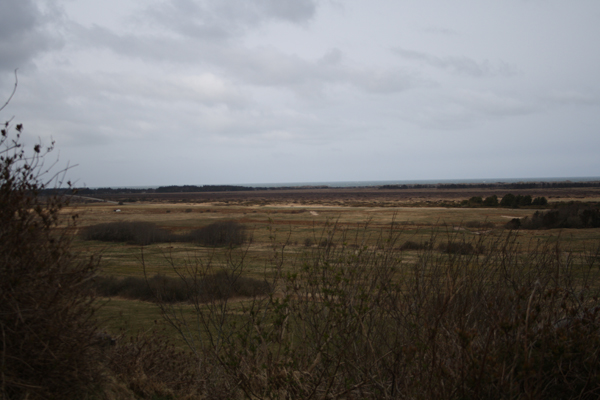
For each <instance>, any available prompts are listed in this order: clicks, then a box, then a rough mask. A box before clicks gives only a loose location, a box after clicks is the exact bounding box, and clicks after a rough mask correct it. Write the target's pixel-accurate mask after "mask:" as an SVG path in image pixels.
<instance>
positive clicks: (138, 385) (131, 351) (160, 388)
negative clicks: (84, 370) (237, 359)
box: [107, 332, 229, 399]
mask: <svg viewBox="0 0 600 400" xmlns="http://www.w3.org/2000/svg"><path fill="white" fill-rule="evenodd" d="M107 358H108V362H107V366H108V368H109V369H110V370H111V372H112V374H114V375H115V377H116V378H117V380H118V382H120V384H121V385H125V386H126V388H127V390H128V391H130V392H133V395H134V396H135V398H141V399H172V398H181V399H191V398H202V393H203V392H204V391H206V390H207V389H210V390H211V393H215V396H214V397H211V398H227V395H228V394H229V393H227V391H226V390H225V388H220V389H218V388H217V387H214V386H213V387H210V386H209V385H207V383H206V382H205V381H204V379H202V378H203V373H202V370H201V369H200V368H198V365H199V362H198V359H197V358H196V356H195V355H194V354H193V353H191V352H189V351H182V350H180V349H177V348H176V347H175V346H174V345H173V344H171V342H170V340H169V339H168V338H167V337H166V336H164V334H162V333H160V332H153V333H152V334H140V335H137V336H136V337H132V338H130V339H129V340H124V339H123V340H120V341H118V342H117V345H116V346H115V347H114V348H112V349H111V350H110V353H109V355H108V357H107ZM213 391H214V392H213ZM218 394H220V396H219V395H218ZM132 397H133V396H132Z"/></svg>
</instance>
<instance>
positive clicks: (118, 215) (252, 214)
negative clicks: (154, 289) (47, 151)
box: [64, 188, 600, 325]
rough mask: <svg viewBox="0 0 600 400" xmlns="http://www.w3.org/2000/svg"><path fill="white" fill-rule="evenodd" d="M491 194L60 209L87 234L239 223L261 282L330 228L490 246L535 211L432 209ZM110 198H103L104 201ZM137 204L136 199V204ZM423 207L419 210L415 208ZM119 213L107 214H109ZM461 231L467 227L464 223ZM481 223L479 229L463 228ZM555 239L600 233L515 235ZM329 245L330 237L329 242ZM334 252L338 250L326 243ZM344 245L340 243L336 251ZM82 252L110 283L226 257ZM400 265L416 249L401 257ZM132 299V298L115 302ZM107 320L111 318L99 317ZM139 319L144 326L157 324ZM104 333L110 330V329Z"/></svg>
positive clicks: (102, 245) (126, 248) (369, 237)
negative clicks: (95, 257) (280, 260)
mask: <svg viewBox="0 0 600 400" xmlns="http://www.w3.org/2000/svg"><path fill="white" fill-rule="evenodd" d="M511 193H515V194H519V193H523V194H531V195H532V196H547V197H548V198H549V199H550V203H551V204H552V202H556V201H561V202H566V201H571V200H573V199H578V200H580V201H581V200H583V201H596V200H598V199H599V198H600V190H597V189H596V188H585V189H581V190H579V189H569V190H567V189H545V190H541V189H536V190H522V191H511ZM491 194H497V195H500V196H501V195H503V193H500V192H494V191H487V190H481V191H474V190H467V189H460V190H443V191H442V190H436V189H409V190H378V189H371V188H365V189H302V190H278V191H259V192H256V191H253V192H233V193H230V192H218V193H183V194H182V193H177V194H152V195H146V194H139V195H131V198H128V199H122V198H120V197H118V196H117V197H114V196H113V197H112V199H113V200H115V201H123V200H132V201H133V200H135V201H134V202H129V203H123V204H121V205H115V204H107V203H99V202H96V203H79V204H74V205H72V206H70V207H68V208H67V209H65V210H64V212H65V213H67V214H73V213H77V214H78V215H79V220H78V231H77V232H80V231H81V230H82V229H84V228H85V227H87V226H92V225H96V224H102V223H108V222H117V221H128V222H132V221H140V222H151V223H154V224H156V225H157V226H158V227H161V228H165V229H167V230H168V231H170V232H172V233H175V234H185V233H188V232H190V231H191V230H193V229H197V228H200V227H203V226H206V225H208V224H210V223H213V222H215V221H220V220H234V221H237V222H239V223H241V224H243V225H244V226H245V227H246V228H247V230H248V234H249V236H250V237H251V243H249V244H247V245H244V246H243V249H238V250H237V251H238V252H240V253H241V252H242V251H244V252H245V257H246V258H245V269H244V274H245V275H247V276H250V277H254V278H264V277H265V276H266V277H269V276H270V275H269V274H270V272H269V271H266V270H265V265H266V264H268V262H269V257H271V256H272V253H273V247H274V246H282V245H283V244H285V245H286V246H285V249H284V250H283V252H284V253H285V254H287V256H288V257H290V259H293V258H294V257H295V256H297V255H298V254H301V253H302V252H306V251H307V250H310V249H314V248H318V246H319V244H320V243H322V242H323V240H324V239H325V238H327V237H328V236H329V235H331V233H332V230H335V231H336V232H337V233H336V234H335V235H334V236H336V235H338V234H341V233H342V232H343V233H344V235H345V236H346V241H348V240H352V238H354V237H356V236H357V235H360V237H361V238H362V239H361V240H364V243H365V244H367V245H371V246H373V245H375V244H376V243H377V241H378V239H379V238H380V236H381V234H382V233H383V234H389V232H390V230H391V231H393V232H394V235H395V237H396V240H397V243H396V247H397V248H400V247H401V246H402V245H403V243H405V242H407V241H410V242H415V243H422V242H427V241H429V240H431V238H432V236H435V240H437V242H438V243H442V242H444V241H448V240H454V241H456V240H458V239H460V240H467V241H484V242H485V241H490V240H494V239H495V238H498V237H500V236H502V235H505V234H506V231H505V230H504V228H503V226H504V224H505V223H506V222H508V221H509V220H510V219H512V218H522V217H525V216H530V215H531V214H532V213H533V212H535V211H536V208H533V207H528V208H519V209H506V208H460V207H449V208H448V207H439V206H435V205H436V204H437V203H448V202H455V203H459V202H460V201H462V200H465V199H468V198H470V197H472V196H482V197H486V196H489V195H491ZM109 197H110V196H109ZM142 200H143V201H142ZM421 204H423V205H425V204H426V205H427V206H420V205H421ZM117 208H118V209H119V210H120V211H119V212H115V210H116V209H117ZM469 223H471V224H470V225H469ZM478 224H486V227H485V228H477V227H469V226H473V225H474V226H477V225H478ZM559 237H560V238H561V242H562V243H563V245H567V246H569V248H571V249H572V250H574V251H582V250H584V249H589V248H591V247H593V246H595V245H597V244H598V243H599V242H600V230H598V229H578V230H555V229H550V230H538V231H521V232H520V233H519V238H518V241H519V242H520V243H521V244H522V245H523V246H531V245H532V243H535V242H538V241H541V242H553V241H556V240H557V239H558V238H559ZM335 240H336V239H334V241H335ZM334 244H336V243H334ZM337 244H338V245H342V243H337ZM75 247H76V249H77V250H78V251H79V252H81V254H97V253H100V254H101V255H102V263H101V267H102V274H104V275H111V276H117V277H126V276H137V277H141V276H143V275H144V268H143V267H142V250H143V257H144V265H145V273H146V274H148V276H153V275H154V274H157V273H161V274H165V275H175V272H174V271H175V270H174V269H173V268H172V265H171V264H172V263H173V264H176V265H184V264H185V265H188V264H193V263H195V262H196V261H197V260H198V259H202V258H207V257H214V258H215V260H216V259H219V257H222V256H223V255H224V254H225V253H226V251H225V249H219V248H217V249H214V248H206V247H202V246H198V245H195V244H192V243H185V242H174V243H158V244H153V245H149V246H145V247H143V248H142V247H141V246H138V245H132V244H127V243H107V242H98V241H84V240H82V239H80V238H77V239H76V240H75ZM403 257H404V259H405V261H406V262H407V263H408V262H410V261H411V260H413V259H414V258H415V257H416V251H404V252H403ZM121 301H124V302H126V301H132V300H121ZM103 314H105V315H110V313H109V312H106V313H103ZM143 315H145V314H144V313H142V314H140V315H139V317H140V318H142V319H146V320H147V321H153V320H154V319H156V315H154V314H152V315H151V316H150V317H149V318H145V317H143ZM109 325H110V323H109Z"/></svg>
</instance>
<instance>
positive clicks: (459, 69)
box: [392, 47, 514, 77]
mask: <svg viewBox="0 0 600 400" xmlns="http://www.w3.org/2000/svg"><path fill="white" fill-rule="evenodd" d="M392 52H394V53H395V54H397V55H399V56H400V57H402V58H404V59H405V60H412V61H418V62H422V63H424V64H426V65H429V66H431V67H434V68H440V69H445V70H448V71H450V72H452V73H456V74H459V75H468V76H474V77H483V76H495V75H501V76H509V75H513V74H514V68H513V67H511V66H510V65H509V64H506V63H503V62H501V63H497V64H496V65H494V64H492V63H490V62H489V61H488V60H485V61H482V62H477V61H475V60H472V59H470V58H468V57H464V56H461V57H455V56H448V57H437V56H434V55H431V54H427V53H423V52H419V51H413V50H405V49H402V48H399V47H396V48H394V49H392Z"/></svg>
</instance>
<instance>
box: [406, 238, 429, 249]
mask: <svg viewBox="0 0 600 400" xmlns="http://www.w3.org/2000/svg"><path fill="white" fill-rule="evenodd" d="M430 248H431V243H429V242H415V241H412V240H407V241H406V242H404V243H403V244H402V246H400V247H399V248H398V250H427V249H430Z"/></svg>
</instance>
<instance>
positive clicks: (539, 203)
mask: <svg viewBox="0 0 600 400" xmlns="http://www.w3.org/2000/svg"><path fill="white" fill-rule="evenodd" d="M531 205H532V206H546V205H548V199H546V198H545V197H536V198H535V199H533V201H532V202H531Z"/></svg>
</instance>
